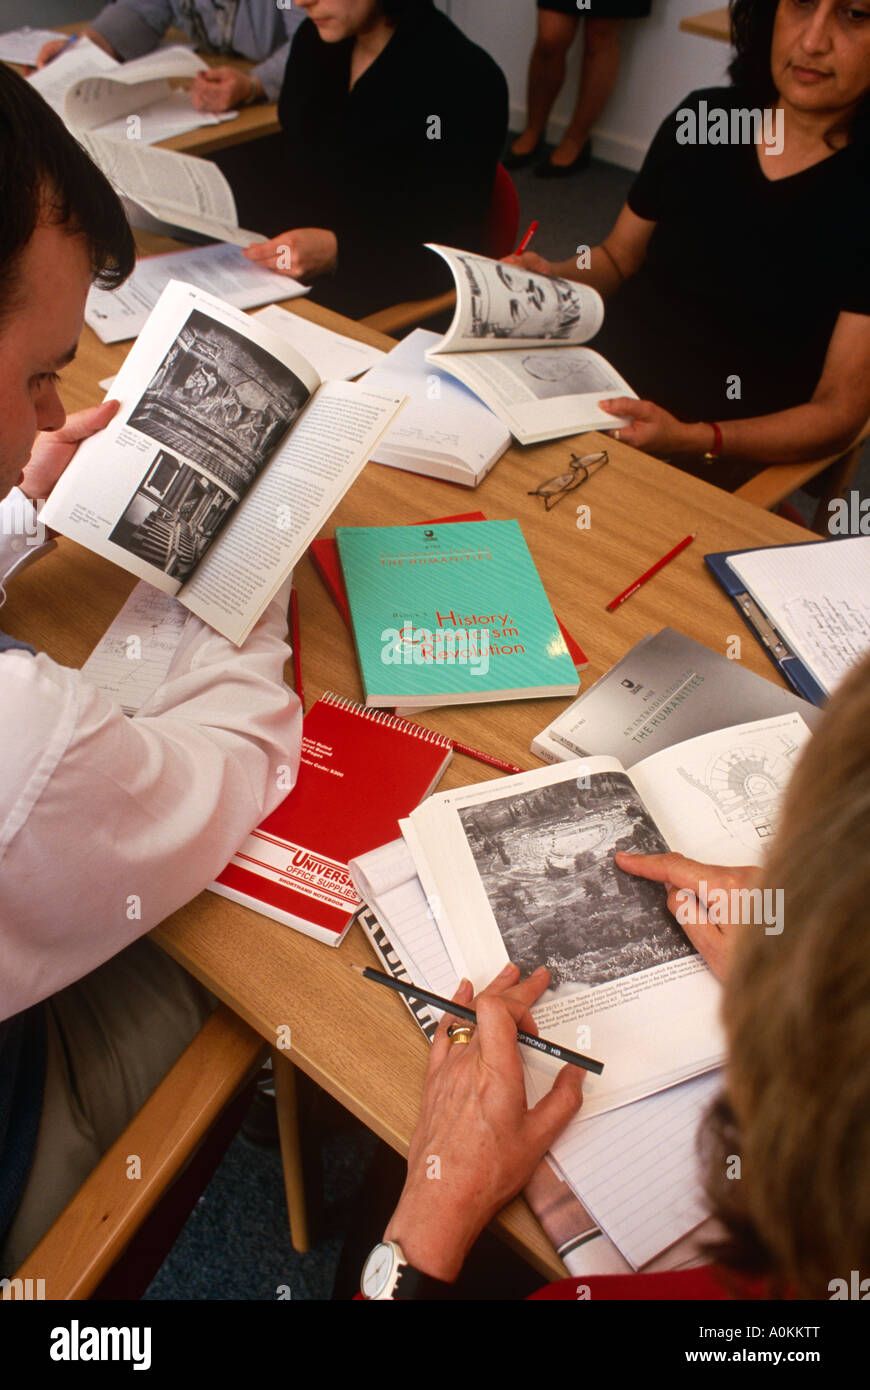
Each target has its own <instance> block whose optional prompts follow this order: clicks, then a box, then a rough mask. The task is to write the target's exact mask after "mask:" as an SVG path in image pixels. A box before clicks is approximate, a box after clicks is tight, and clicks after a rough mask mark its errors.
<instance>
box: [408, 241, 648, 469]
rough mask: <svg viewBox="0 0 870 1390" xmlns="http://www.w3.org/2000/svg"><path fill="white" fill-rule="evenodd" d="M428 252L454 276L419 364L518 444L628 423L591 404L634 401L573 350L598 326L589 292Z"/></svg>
mask: <svg viewBox="0 0 870 1390" xmlns="http://www.w3.org/2000/svg"><path fill="white" fill-rule="evenodd" d="M427 245H428V246H429V249H430V250H432V251H437V252H438V254H439V256H442V257H443V258H444V260H445V261H446V262H447V264H448V265H449V267H450V269H451V271H452V272H453V277H454V279H455V281H456V312H455V314H454V316H453V322H452V323H451V325H450V327H449V329H448V330H447V332H446V333H445V335H444V337H443V338H442V339H441V341H440V343H439V344H438V345H437V346H436V347H433V348H430V349H429V351H428V352H427V354H426V356H427V358H428V360H429V361H430V362H431V363H432V364H433V366H437V367H440V368H441V370H442V371H445V372H449V373H450V374H451V376H455V377H456V378H457V380H459V381H461V382H462V383H463V384H464V385H465V386H467V387H468V388H469V390H471V391H473V392H474V393H475V395H476V396H479V397H480V399H481V400H482V401H483V403H484V405H488V406H489V408H490V410H492V411H494V413H495V414H496V415H497V416H498V417H499V419H500V420H503V421H504V423H505V424H506V425H507V427H508V429H509V430H510V431H511V433H512V434H513V435H515V437H516V438H517V439H518V440H519V442H520V443H521V444H538V443H540V441H541V440H543V439H558V438H560V437H562V436H563V435H568V434H579V433H580V432H581V431H583V430H595V429H606V430H609V429H616V428H617V427H618V426H619V425H627V424H629V423H630V421H628V420H627V419H625V418H624V417H623V416H617V415H608V414H607V413H606V411H603V410H601V409H599V406H598V402H599V400H601V399H606V398H607V397H609V396H635V395H636V392H634V391H632V389H631V387H630V386H629V385H628V382H627V381H624V380H623V378H622V377H621V376H620V375H619V373H618V372H617V371H616V370H615V369H614V368H613V367H611V365H610V363H609V362H608V361H607V360H606V359H605V358H604V357H602V356H601V354H600V353H598V352H593V350H592V349H591V348H586V347H581V346H579V345H580V344H581V343H585V342H586V341H587V340H588V339H589V338H593V337H594V336H595V334H596V333H597V332H598V330H599V328H600V327H601V325H602V323H603V321H604V301H603V300H602V298H601V295H600V294H599V293H598V291H597V290H594V289H592V287H591V286H590V285H580V284H578V283H576V281H574V280H560V279H554V278H552V277H550V276H548V275H535V274H534V273H533V272H532V271H529V270H521V269H519V267H517V266H512V265H503V264H502V263H501V262H500V261H493V260H490V259H489V257H487V256H477V255H472V254H471V253H470V252H467V251H456V250H454V249H453V248H452V247H449V246H436V245H434V244H432V243H427Z"/></svg>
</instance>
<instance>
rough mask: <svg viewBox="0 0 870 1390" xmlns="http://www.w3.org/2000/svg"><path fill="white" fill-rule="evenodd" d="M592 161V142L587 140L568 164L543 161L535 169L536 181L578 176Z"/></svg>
mask: <svg viewBox="0 0 870 1390" xmlns="http://www.w3.org/2000/svg"><path fill="white" fill-rule="evenodd" d="M591 160H592V141H591V140H587V141H586V144H585V145H584V146H583V148H582V150H581V151H580V153H579V154H578V155H577V158H576V159H572V160H571V163H570V164H553V163H551V161H550V160H549V159H545V160H544V161H543V163H542V164H539V165H538V167H537V168H536V169H535V178H536V179H566V178H568V177H569V175H570V174H579V173H581V172H582V170H584V169H588V168H589V164H590V162H591Z"/></svg>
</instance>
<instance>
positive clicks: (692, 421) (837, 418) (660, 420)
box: [519, 0, 870, 489]
mask: <svg viewBox="0 0 870 1390" xmlns="http://www.w3.org/2000/svg"><path fill="white" fill-rule="evenodd" d="M732 25H733V33H734V40H735V44H736V49H737V52H736V56H735V58H734V61H733V63H732V65H731V77H732V81H733V85H732V86H731V87H727V88H715V89H710V90H706V91H697V92H692V93H691V94H690V95H689V96H688V97H687V98H686V100H685V101H684V102H683V103H682V105H681V106H680V107H679V108H678V109H677V110H676V111H674V112H672V113H671V115H670V116H669V117H668V118H667V119H666V120H665V121H664V122H663V124H662V126H661V128H660V129H659V131H658V134H657V135H656V137H655V139H654V141H653V143H652V145H651V147H650V150H649V153H648V154H647V157H646V160H645V162H644V165H643V168H642V169H641V171H640V173H639V175H638V176H637V179H636V180H635V182H634V184H633V186H632V189H631V191H630V193H629V195H628V201H627V203H626V205H625V207H624V208H623V210H622V212H621V213H620V215H619V218H618V219H617V222H616V224H615V226H614V228H613V230H612V232H611V233H610V235H609V236H608V237H606V239H605V240H604V241H603V242H602V243H601V245H600V246H596V247H594V248H591V250H590V248H589V247H583V246H581V247H578V249H577V258H576V260H575V259H574V257H571V258H570V259H568V260H567V261H564V262H561V263H558V264H551V263H550V262H548V261H545V260H543V259H542V258H541V257H540V256H535V255H532V254H528V253H527V254H526V255H524V256H522V257H521V258H520V261H519V263H520V264H522V265H523V266H524V267H526V268H528V269H532V270H540V271H544V272H545V273H551V274H554V275H561V276H565V277H567V278H569V279H574V280H582V281H585V282H586V283H588V284H592V285H594V286H595V287H596V289H598V290H599V291H600V292H601V293H602V294H603V295H604V296H605V297H606V298H607V299H608V306H607V315H606V318H605V322H604V325H603V327H602V329H601V332H600V333H599V334H598V336H597V338H596V340H595V342H594V344H593V345H594V346H595V347H596V348H597V349H599V350H600V351H601V352H602V353H604V355H605V356H606V357H608V358H609V359H610V360H611V361H612V362H613V363H614V365H615V366H616V368H617V369H618V370H619V371H620V372H621V373H622V375H623V376H624V377H625V378H626V380H627V381H629V382H630V383H631V385H632V387H633V388H634V390H636V391H637V392H638V395H639V396H640V397H641V399H640V400H630V399H623V398H619V399H616V400H609V401H602V402H601V404H602V406H603V407H604V408H605V409H608V410H610V411H612V412H613V413H614V414H620V415H624V416H628V417H630V419H631V421H632V423H631V425H629V426H627V427H624V428H622V429H620V430H619V431H618V432H617V433H618V437H619V438H620V439H622V440H624V441H625V442H626V443H628V444H634V445H636V446H637V447H638V448H641V449H646V450H648V451H650V452H652V453H656V454H659V455H661V456H663V457H666V458H668V459H669V460H670V461H671V462H675V463H679V465H680V466H681V467H683V468H686V469H687V470H689V471H691V472H694V473H697V474H699V475H700V476H703V477H706V478H707V479H708V480H709V481H710V482H714V483H718V484H719V485H720V486H722V487H727V488H730V489H733V488H734V487H737V486H739V485H740V483H741V482H743V481H744V480H745V478H746V477H747V476H749V475H750V474H751V473H753V472H755V471H757V470H758V468H759V467H760V466H763V465H767V464H776V463H794V462H799V461H806V460H809V459H813V458H824V457H826V456H828V455H831V454H836V453H837V452H838V451H841V450H844V449H845V448H846V447H847V446H848V445H849V444H851V443H852V441H853V439H854V438H855V436H856V435H857V434H858V432H859V431H860V429H861V427H862V426H863V424H864V422H865V420H866V419H867V417H868V415H870V144H868V139H867V130H868V107H870V0H852V2H851V3H849V0H779V3H776V0H737V2H736V4H734V6H733V8H732Z"/></svg>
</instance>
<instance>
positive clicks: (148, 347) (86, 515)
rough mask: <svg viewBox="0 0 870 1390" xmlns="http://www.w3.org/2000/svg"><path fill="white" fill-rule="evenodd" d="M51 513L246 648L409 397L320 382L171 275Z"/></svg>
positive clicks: (47, 517) (55, 521)
mask: <svg viewBox="0 0 870 1390" xmlns="http://www.w3.org/2000/svg"><path fill="white" fill-rule="evenodd" d="M112 391H113V395H114V396H115V397H116V398H117V399H118V400H119V401H120V402H121V408H120V409H119V411H118V413H117V415H116V416H115V418H114V419H113V420H112V421H111V423H110V424H109V426H108V428H107V429H105V430H103V431H102V432H101V433H100V434H98V435H94V436H93V437H92V438H91V439H87V440H85V441H84V443H83V444H82V445H81V446H80V447H79V449H78V451H77V453H76V456H75V458H74V460H73V462H72V463H71V464H70V466H69V468H67V470H66V472H65V473H64V474H63V475H62V477H61V478H60V479H59V481H58V483H57V484H56V485H55V488H54V491H53V493H52V495H51V497H50V498H49V500H48V502H47V503H46V504H45V507H44V508H43V510H42V514H41V515H42V520H43V522H44V523H45V524H46V525H47V526H51V527H53V528H54V529H55V530H57V531H60V532H62V533H63V535H65V536H69V537H70V539H71V540H75V541H78V542H79V543H80V544H81V545H84V546H86V547H87V548H88V549H89V550H93V551H95V552H96V553H97V554H98V555H103V556H105V557H106V558H107V559H110V560H113V561H114V562H115V563H116V564H118V565H121V566H122V568H124V569H126V570H129V571H130V572H131V573H132V574H135V575H137V576H138V577H139V578H140V579H147V580H148V581H149V582H150V583H151V584H153V585H154V586H155V588H157V589H160V590H161V592H162V593H164V594H172V595H174V596H176V597H177V598H178V599H179V601H180V602H181V603H182V604H183V605H184V606H185V608H187V609H188V610H189V612H191V613H195V614H196V615H197V617H199V618H202V619H203V620H204V621H205V622H207V623H210V624H211V626H212V627H213V628H215V629H216V630H217V631H218V632H220V633H222V634H223V635H224V636H225V637H228V638H229V639H230V640H231V641H233V642H235V643H236V644H241V643H242V642H243V641H244V639H245V638H246V637H247V635H248V633H249V632H250V630H251V628H252V627H253V626H254V624H255V622H256V621H257V619H258V618H259V616H260V614H261V613H262V612H263V610H264V609H265V607H266V605H267V604H268V603H269V601H270V599H271V598H272V596H273V594H274V593H275V592H276V591H277V589H278V588H279V587H280V585H281V584H282V583H283V581H284V579H285V578H286V576H287V575H288V574H289V573H290V571H291V570H292V569H293V567H294V565H295V564H296V562H297V561H298V560H299V558H300V557H301V556H302V555H303V554H304V552H305V550H306V549H307V547H308V544H309V542H310V541H311V540H312V538H313V537H314V536H315V535H316V534H317V532H318V531H319V529H320V527H321V526H322V525H323V523H324V521H325V520H326V518H327V517H328V516H329V515H330V513H331V512H332V511H333V510H334V508H335V507H336V506H337V504H338V502H339V500H340V499H341V498H342V497H343V496H344V494H345V492H346V491H347V489H348V488H349V487H350V485H351V483H352V482H353V480H354V479H355V478H356V477H357V475H358V474H359V473H360V472H361V470H362V468H363V466H364V464H365V462H366V460H367V459H368V457H369V456H370V454H371V451H372V449H373V448H374V446H375V444H376V443H377V441H378V440H379V439H380V437H381V435H382V434H383V433H384V431H385V430H386V429H388V428H389V426H390V424H391V423H392V421H393V419H394V418H395V415H396V413H397V411H398V409H399V408H400V406H401V404H402V401H401V398H400V397H396V396H389V395H387V394H386V393H382V392H381V393H379V392H376V391H371V390H367V389H366V388H365V387H364V386H362V385H358V384H355V383H353V382H345V381H331V382H327V383H321V380H320V377H319V376H318V374H317V372H316V371H315V370H314V368H313V367H312V366H311V364H310V363H309V362H308V361H307V360H306V359H305V358H304V357H303V356H302V355H301V354H300V353H298V352H297V351H296V350H295V349H294V348H292V347H291V346H290V345H289V343H287V342H285V341H284V340H283V339H282V338H280V337H278V335H277V334H275V333H273V332H272V331H271V330H270V329H269V328H267V327H266V326H265V325H263V324H261V323H258V322H257V321H256V320H254V319H251V318H249V317H248V315H247V314H244V313H242V312H241V310H239V309H234V308H232V307H231V306H230V305H228V304H224V303H223V302H222V301H221V300H220V299H216V298H214V297H213V296H212V295H208V294H205V293H204V292H203V291H201V290H197V289H196V288H195V287H194V286H192V285H186V284H183V283H181V282H179V281H172V283H171V284H169V285H168V286H167V288H166V289H165V290H164V292H163V294H162V295H161V297H160V300H159V302H158V303H157V306H156V307H155V309H154V311H153V313H152V314H151V317H150V318H149V319H148V322H147V323H146V325H145V327H144V328H143V330H142V333H141V334H140V336H139V338H138V339H137V341H136V343H135V344H134V346H133V348H132V349H131V351H130V353H129V355H128V357H127V359H126V361H125V362H124V365H123V366H122V368H121V370H120V372H119V373H118V375H117V377H116V378H115V381H114V384H113V388H112Z"/></svg>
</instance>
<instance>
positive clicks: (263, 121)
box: [11, 21, 281, 155]
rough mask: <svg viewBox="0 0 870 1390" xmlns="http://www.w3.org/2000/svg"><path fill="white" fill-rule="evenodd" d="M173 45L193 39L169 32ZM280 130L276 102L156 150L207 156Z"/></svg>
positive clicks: (243, 67) (227, 58) (216, 57)
mask: <svg viewBox="0 0 870 1390" xmlns="http://www.w3.org/2000/svg"><path fill="white" fill-rule="evenodd" d="M85 28H87V24H86V22H85V21H81V22H80V23H78V24H61V25H59V26H58V31H59V32H60V33H64V34H79V33H81V31H82V30H83V29H85ZM166 37H167V39H169V40H171V41H172V42H173V43H185V44H189V43H190V39H189V38H188V37H187V35H186V34H184V33H182V32H181V30H179V29H170V30H169V31H168V32H167V35H166ZM202 61H203V63H207V64H208V66H209V67H231V68H237V69H238V70H239V71H240V72H249V71H250V69H251V68H252V67H255V66H256V65H255V64H254V63H251V62H249V61H248V60H247V58H235V57H233V56H232V55H230V54H223V53H219V54H203V58H202ZM11 66H14V67H15V70H16V71H17V72H21V73H24V72H27V71H28V69H27V68H22V67H20V66H18V65H17V64H12V65H11ZM280 129H281V123H280V121H279V120H278V105H277V102H274V101H261V102H256V103H255V104H254V105H253V106H245V107H243V108H242V110H241V111H240V112H239V114H238V115H237V116H236V117H235V119H234V120H232V121H221V122H220V123H219V124H218V125H203V126H199V127H198V128H197V129H196V130H187V131H185V132H184V134H183V135H173V137H172V138H171V140H161V141H160V143H159V145H158V146H157V147H156V148H158V149H161V150H178V151H179V152H180V153H181V154H195V155H207V154H215V153H216V152H217V151H218V150H226V149H229V148H230V146H232V145H241V144H244V143H245V142H246V141H248V140H259V139H260V137H261V136H264V135H276V134H277V133H278V131H279V130H280Z"/></svg>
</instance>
